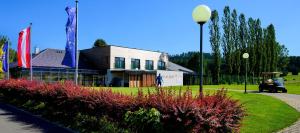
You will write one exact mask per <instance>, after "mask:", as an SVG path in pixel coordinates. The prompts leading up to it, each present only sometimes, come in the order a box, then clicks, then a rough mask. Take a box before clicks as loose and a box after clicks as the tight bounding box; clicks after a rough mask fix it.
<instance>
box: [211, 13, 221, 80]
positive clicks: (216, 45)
mask: <svg viewBox="0 0 300 133" xmlns="http://www.w3.org/2000/svg"><path fill="white" fill-rule="evenodd" d="M209 29H210V30H209V33H210V44H211V48H212V56H213V64H214V65H213V71H212V78H213V83H214V84H219V76H220V68H221V52H220V36H221V35H220V28H219V15H218V12H217V11H216V10H214V11H212V15H211V21H210V23H209Z"/></svg>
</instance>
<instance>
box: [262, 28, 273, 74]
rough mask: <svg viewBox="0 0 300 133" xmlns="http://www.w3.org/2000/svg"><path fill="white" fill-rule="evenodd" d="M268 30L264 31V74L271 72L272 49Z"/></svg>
mask: <svg viewBox="0 0 300 133" xmlns="http://www.w3.org/2000/svg"><path fill="white" fill-rule="evenodd" d="M267 40H268V30H267V29H266V28H264V29H263V46H264V48H263V53H264V54H263V63H262V64H263V71H264V72H269V71H270V62H271V59H270V56H271V50H270V49H269V48H270V47H269V46H268V41H267Z"/></svg>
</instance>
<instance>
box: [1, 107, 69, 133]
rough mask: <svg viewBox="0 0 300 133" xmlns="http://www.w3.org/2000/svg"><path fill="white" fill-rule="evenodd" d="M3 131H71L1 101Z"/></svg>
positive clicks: (19, 132) (37, 132) (34, 132)
mask: <svg viewBox="0 0 300 133" xmlns="http://www.w3.org/2000/svg"><path fill="white" fill-rule="evenodd" d="M0 132H1V133H71V131H70V130H68V129H65V128H61V127H58V126H57V125H54V124H52V123H49V122H47V121H45V120H43V119H40V118H38V117H36V116H33V115H31V114H29V113H27V112H24V111H21V110H19V109H17V108H15V107H12V106H10V105H7V104H4V103H1V102H0Z"/></svg>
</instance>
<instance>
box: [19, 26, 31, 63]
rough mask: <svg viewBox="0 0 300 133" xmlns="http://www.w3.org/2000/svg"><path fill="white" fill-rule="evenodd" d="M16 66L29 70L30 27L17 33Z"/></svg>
mask: <svg viewBox="0 0 300 133" xmlns="http://www.w3.org/2000/svg"><path fill="white" fill-rule="evenodd" d="M18 66H19V67H24V68H30V27H28V28H26V29H24V30H22V31H21V32H20V33H19V40H18Z"/></svg>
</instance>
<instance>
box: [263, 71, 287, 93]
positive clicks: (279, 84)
mask: <svg viewBox="0 0 300 133" xmlns="http://www.w3.org/2000/svg"><path fill="white" fill-rule="evenodd" d="M279 75H280V72H262V73H261V77H262V82H261V83H260V84H259V92H263V91H264V90H268V91H269V92H274V93H276V92H278V91H281V92H283V93H287V90H286V88H285V87H284V80H283V78H281V77H279Z"/></svg>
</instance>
